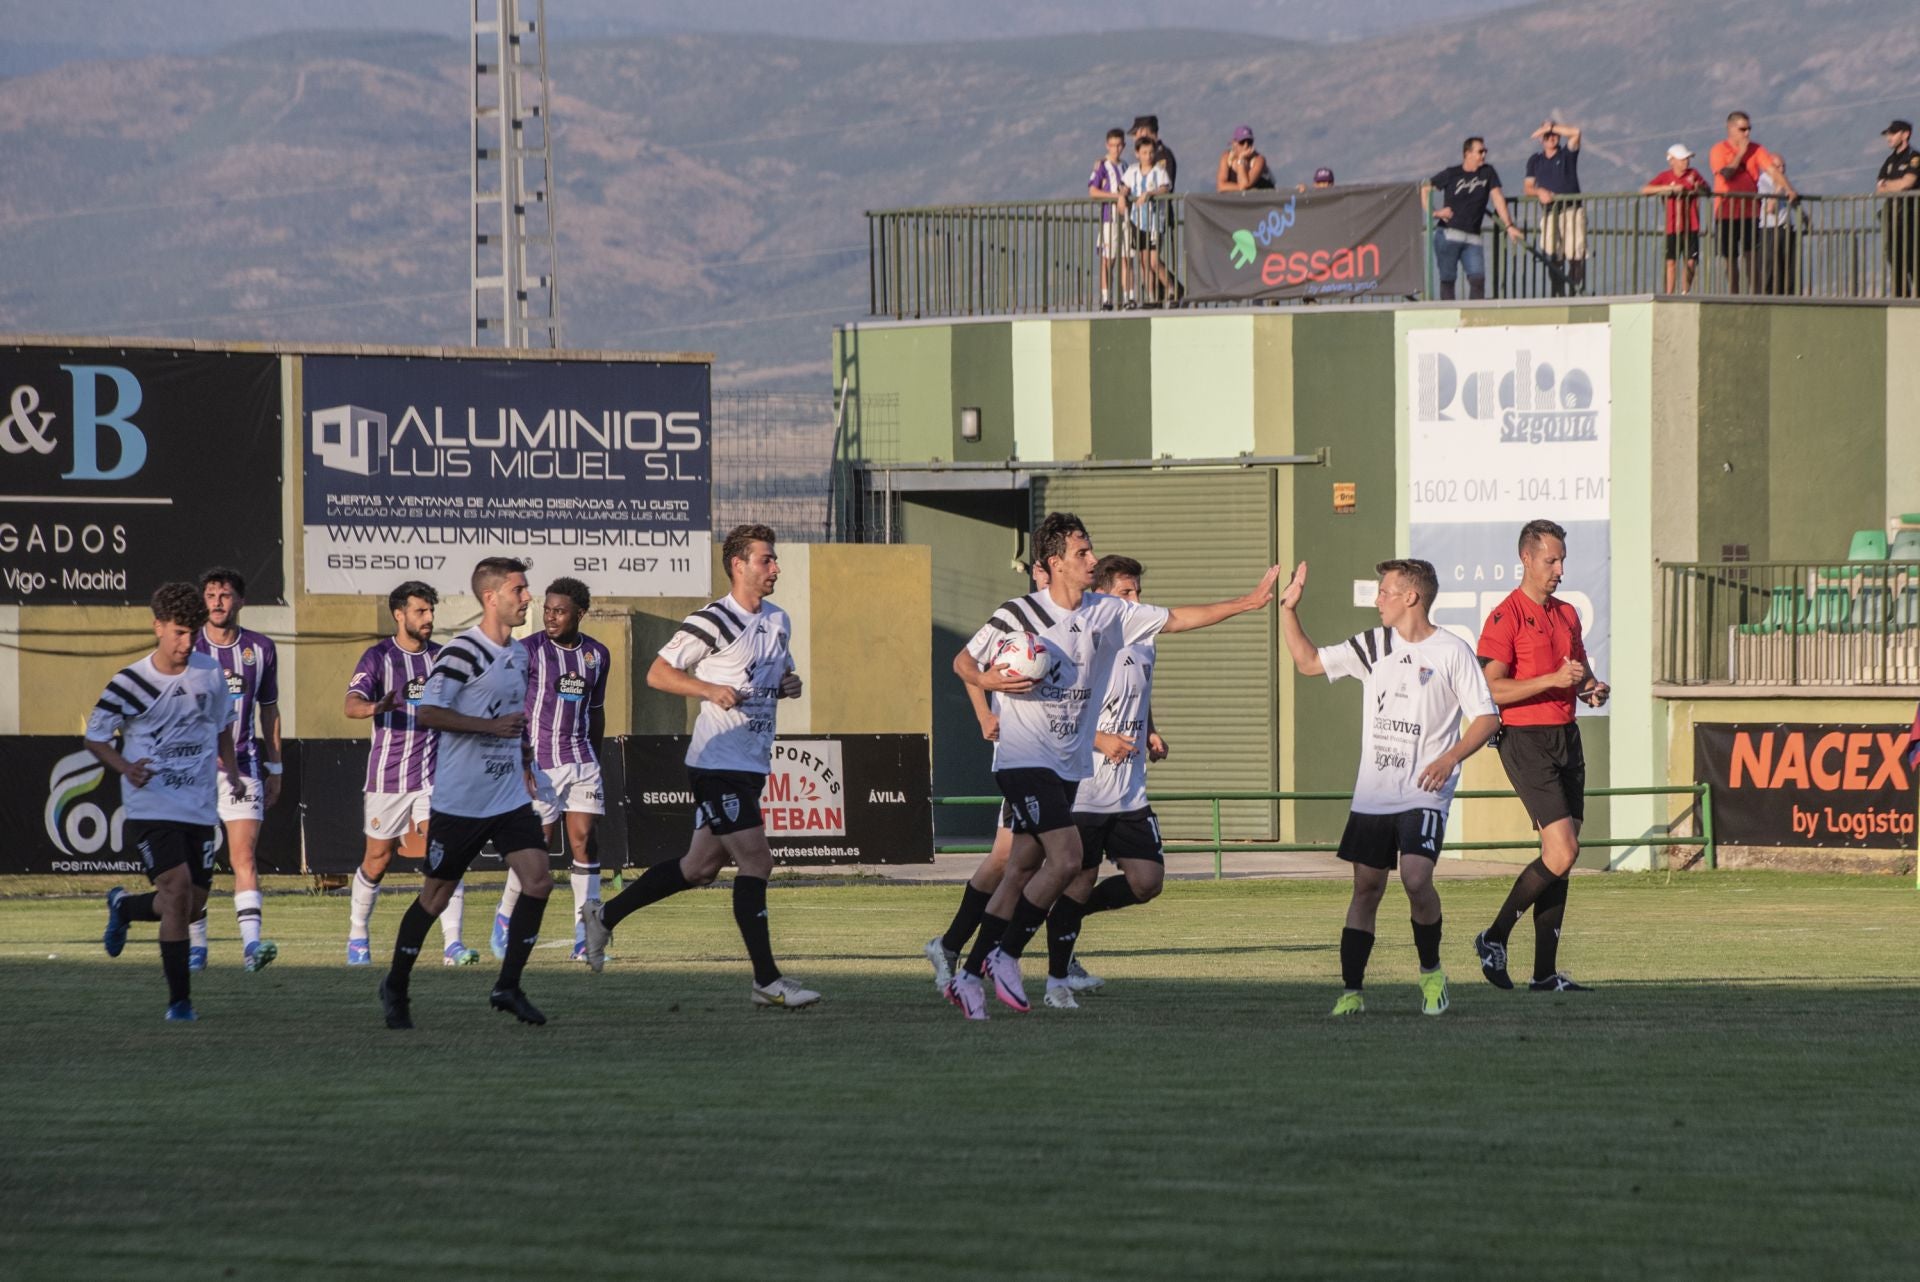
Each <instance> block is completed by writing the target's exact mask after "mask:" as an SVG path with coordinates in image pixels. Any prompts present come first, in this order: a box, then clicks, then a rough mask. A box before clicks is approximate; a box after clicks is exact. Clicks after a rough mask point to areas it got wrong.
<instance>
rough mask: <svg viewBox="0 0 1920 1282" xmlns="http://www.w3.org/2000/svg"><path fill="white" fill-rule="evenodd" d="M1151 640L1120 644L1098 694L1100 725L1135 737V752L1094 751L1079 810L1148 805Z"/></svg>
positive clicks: (1110, 811) (1122, 810) (1077, 799)
mask: <svg viewBox="0 0 1920 1282" xmlns="http://www.w3.org/2000/svg"><path fill="white" fill-rule="evenodd" d="M1153 662H1154V648H1153V642H1152V641H1150V640H1149V641H1142V642H1141V643H1140V644H1139V645H1130V646H1124V647H1122V649H1121V651H1120V657H1119V658H1118V659H1117V660H1116V661H1115V662H1114V665H1113V671H1112V673H1111V674H1110V675H1109V676H1108V677H1107V689H1106V693H1105V694H1104V695H1103V696H1102V697H1101V699H1100V719H1099V721H1098V723H1097V724H1096V725H1095V729H1096V730H1102V731H1105V732H1106V733H1107V734H1117V735H1119V736H1120V737H1121V738H1122V739H1127V740H1130V741H1131V742H1132V743H1133V752H1132V753H1131V754H1130V755H1128V756H1127V757H1126V758H1125V759H1124V760H1121V761H1108V760H1107V759H1106V758H1105V757H1103V756H1101V755H1100V751H1099V749H1097V748H1096V749H1095V750H1094V753H1093V774H1092V775H1091V776H1089V777H1088V779H1087V782H1085V783H1083V784H1081V785H1080V791H1078V792H1076V793H1075V794H1074V795H1073V809H1074V812H1075V813H1076V814H1077V813H1079V812H1082V811H1084V812H1086V813H1088V814H1094V815H1125V814H1132V813H1133V812H1134V811H1136V810H1144V809H1146V807H1147V726H1148V724H1149V723H1150V722H1151V721H1152V719H1153V718H1152V715H1151V711H1152V703H1153Z"/></svg>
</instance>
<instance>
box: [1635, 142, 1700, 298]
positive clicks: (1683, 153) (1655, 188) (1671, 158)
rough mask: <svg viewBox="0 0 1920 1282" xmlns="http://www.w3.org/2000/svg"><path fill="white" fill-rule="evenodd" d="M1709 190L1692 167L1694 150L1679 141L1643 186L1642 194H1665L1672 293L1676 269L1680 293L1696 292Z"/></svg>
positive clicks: (1669, 288)
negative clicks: (1702, 213)
mask: <svg viewBox="0 0 1920 1282" xmlns="http://www.w3.org/2000/svg"><path fill="white" fill-rule="evenodd" d="M1706 190H1707V180H1706V178H1705V176H1703V175H1702V174H1701V172H1700V171H1699V170H1698V169H1695V168H1694V167H1693V153H1692V152H1691V151H1689V150H1687V147H1686V144H1684V143H1678V142H1677V143H1675V144H1673V146H1671V147H1669V148H1667V167H1666V168H1665V169H1664V170H1662V171H1661V172H1660V173H1657V174H1655V175H1654V176H1653V177H1652V178H1650V179H1648V181H1647V185H1646V186H1644V187H1642V188H1641V189H1640V194H1641V195H1642V196H1665V197H1666V201H1667V288H1666V292H1667V293H1669V294H1671V293H1674V292H1675V290H1674V288H1673V279H1674V276H1675V274H1676V269H1677V270H1678V272H1679V274H1680V275H1681V284H1680V289H1679V291H1678V292H1680V293H1682V294H1691V293H1692V292H1693V274H1694V273H1695V272H1696V271H1698V270H1699V269H1700V193H1702V192H1704V191H1706ZM1683 193H1684V194H1683Z"/></svg>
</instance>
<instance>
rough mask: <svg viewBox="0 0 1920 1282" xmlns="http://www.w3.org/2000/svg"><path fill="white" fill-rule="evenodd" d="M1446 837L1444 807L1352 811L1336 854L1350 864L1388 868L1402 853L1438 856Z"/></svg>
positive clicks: (1419, 856)
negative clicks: (1392, 811) (1368, 812)
mask: <svg viewBox="0 0 1920 1282" xmlns="http://www.w3.org/2000/svg"><path fill="white" fill-rule="evenodd" d="M1446 838H1447V815H1446V812H1445V811H1444V810H1427V809H1424V808H1422V809H1419V810H1402V811H1400V812H1399V813H1398V814H1392V815H1363V814H1359V813H1357V812H1356V813H1354V814H1350V815H1348V816H1347V830H1346V831H1345V832H1343V833H1341V834H1340V857H1341V858H1342V859H1344V860H1346V861H1347V862H1348V863H1350V864H1365V865H1366V866H1367V867H1369V868H1385V869H1392V868H1395V867H1397V866H1398V865H1399V862H1400V856H1402V855H1412V856H1416V857H1418V858H1421V859H1438V858H1439V857H1440V846H1441V844H1442V843H1443V842H1445V841H1446Z"/></svg>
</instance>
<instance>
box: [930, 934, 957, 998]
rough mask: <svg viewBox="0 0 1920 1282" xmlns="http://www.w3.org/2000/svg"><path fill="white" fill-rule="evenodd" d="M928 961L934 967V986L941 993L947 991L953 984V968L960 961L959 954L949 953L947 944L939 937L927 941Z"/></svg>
mask: <svg viewBox="0 0 1920 1282" xmlns="http://www.w3.org/2000/svg"><path fill="white" fill-rule="evenodd" d="M926 953H927V961H928V962H929V963H931V964H932V966H933V986H934V987H935V988H937V989H939V990H940V991H941V992H943V993H944V992H946V991H947V985H948V984H951V983H952V982H953V968H954V966H955V965H956V964H957V963H958V962H959V960H960V954H959V953H950V952H948V951H947V946H946V944H944V943H942V942H941V941H940V939H939V938H938V937H936V938H933V939H929V940H928V941H927V948H926Z"/></svg>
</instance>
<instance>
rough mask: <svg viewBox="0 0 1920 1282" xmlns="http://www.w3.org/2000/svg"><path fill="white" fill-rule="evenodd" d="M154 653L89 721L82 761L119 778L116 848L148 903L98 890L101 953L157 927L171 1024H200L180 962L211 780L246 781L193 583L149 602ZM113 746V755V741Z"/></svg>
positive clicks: (205, 869) (215, 814)
mask: <svg viewBox="0 0 1920 1282" xmlns="http://www.w3.org/2000/svg"><path fill="white" fill-rule="evenodd" d="M152 607H153V638H154V647H153V653H151V654H149V655H147V656H146V657H145V658H144V659H140V660H139V661H137V662H135V663H130V664H128V665H127V666H126V667H124V668H122V669H120V671H119V672H117V673H115V674H114V676H113V679H112V680H110V681H108V682H107V687H106V689H105V690H103V691H101V693H100V698H99V699H98V700H96V701H95V703H94V705H93V711H92V713H90V714H89V715H88V717H87V751H89V752H91V753H92V754H93V755H94V756H96V757H98V758H99V759H100V762H101V764H102V765H104V766H106V767H107V769H109V770H111V771H113V772H114V773H115V774H117V775H119V776H120V804H121V806H122V807H123V810H122V813H123V814H124V815H125V817H126V830H125V839H126V843H127V845H128V846H130V847H132V848H133V849H135V850H138V851H139V852H140V861H141V863H142V864H144V865H145V866H146V872H147V880H148V881H150V882H151V883H153V891H152V893H151V894H145V895H129V894H127V893H126V891H125V890H123V889H121V888H120V887H118V886H115V887H114V888H113V889H112V890H110V891H108V892H107V929H106V932H105V933H104V934H103V935H102V936H101V940H100V942H101V944H102V945H103V946H104V947H105V948H106V950H107V956H109V957H118V956H119V955H120V953H121V950H122V949H124V948H125V947H126V946H127V923H129V922H135V921H157V922H159V923H160V969H161V970H162V971H163V972H164V973H165V975H166V977H167V1013H166V1018H167V1019H168V1021H169V1022H174V1023H178V1022H182V1021H185V1020H193V1019H198V1018H199V1015H197V1014H196V1013H195V1012H194V1009H193V999H192V991H191V983H192V980H191V974H190V970H189V967H188V963H187V928H188V924H189V923H190V922H191V921H192V920H193V919H194V918H195V917H196V916H198V915H199V914H201V913H203V912H205V911H206V907H207V890H208V888H209V887H210V886H212V885H213V846H214V840H213V826H214V824H215V823H216V822H218V820H219V792H220V785H219V776H220V775H221V774H224V775H225V776H226V780H227V791H228V793H229V795H238V794H240V793H243V792H244V791H245V790H246V788H245V781H244V779H243V778H242V776H241V774H240V767H239V763H238V762H237V761H236V760H235V758H234V752H233V720H234V716H235V707H234V701H233V698H232V696H231V695H229V694H228V693H227V681H226V677H225V675H224V674H223V673H222V672H221V671H220V667H219V665H218V664H216V663H215V662H214V661H213V660H212V659H209V658H208V657H207V656H206V655H204V654H200V653H198V652H197V651H196V650H195V647H194V638H195V637H196V636H197V635H198V633H199V630H200V628H201V626H202V625H203V624H205V623H206V621H207V605H206V599H205V597H204V596H203V595H202V592H201V590H200V589H199V588H197V587H195V586H194V585H193V584H191V583H164V584H162V585H161V586H160V588H159V590H158V591H156V592H155V593H154V594H153V601H152ZM116 735H119V736H122V741H121V745H120V746H119V747H117V748H116V747H115V746H114V743H113V740H114V736H116Z"/></svg>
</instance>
